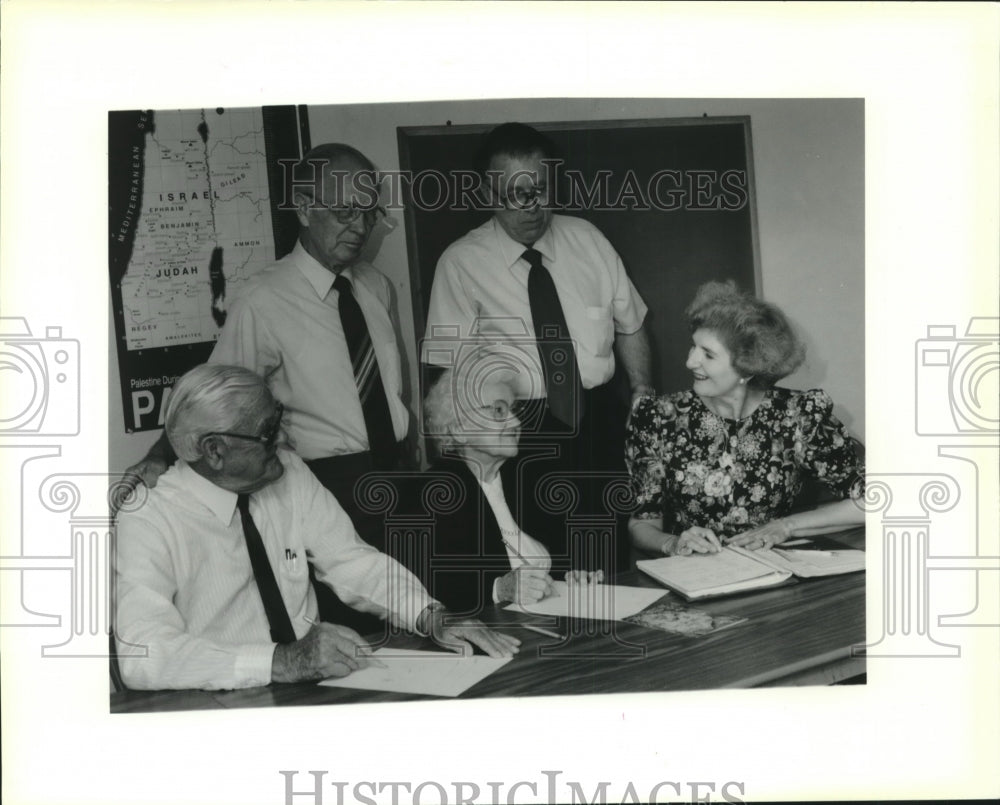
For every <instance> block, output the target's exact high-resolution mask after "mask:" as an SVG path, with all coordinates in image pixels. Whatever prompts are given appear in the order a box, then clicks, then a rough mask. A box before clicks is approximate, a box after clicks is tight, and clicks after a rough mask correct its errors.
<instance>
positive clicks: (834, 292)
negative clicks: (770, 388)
mask: <svg viewBox="0 0 1000 805" xmlns="http://www.w3.org/2000/svg"><path fill="white" fill-rule="evenodd" d="M701 115H710V116H730V115H749V116H750V124H751V136H752V146H753V158H754V172H755V183H756V193H757V220H758V227H759V235H760V257H761V283H762V288H761V290H762V292H763V295H764V296H765V297H766V298H767V299H768V300H770V301H772V302H775V303H777V304H778V305H780V306H781V307H782V308H783V309H784V310H785V311H786V312H787V313H788V315H789V316H790V317H791V319H792V320H793V322H794V323H795V324H796V325H798V327H799V328H800V330H801V331H802V333H803V335H804V336H805V339H806V344H807V348H808V357H807V360H806V363H805V364H804V365H803V367H802V368H800V369H799V370H798V371H797V372H796V373H795V374H794V375H792V376H791V377H789V378H787V379H786V380H785V381H784V382H783V384H784V385H788V386H790V387H794V388H813V387H820V388H824V389H826V390H827V391H828V392H829V393H830V394H831V395H832V396H833V398H834V400H835V401H836V403H837V407H836V413H837V415H838V416H839V417H840V418H841V419H842V420H843V421H844V423H845V424H846V425H847V427H848V429H849V430H850V431H851V432H852V433H853V434H854V435H856V436H858V437H860V438H864V428H865V411H864V401H865V394H864V379H865V374H864V371H865V367H864V354H865V351H864V344H865V341H864V338H865V335H864V326H865V317H864V287H865V283H864V271H865V266H864V107H863V103H862V101H861V100H856V99H839V100H838V99H832V100H831V99H809V100H800V99H790V100H752V99H713V100H689V99H680V100H660V99H639V100H631V99H564V100H559V101H552V100H551V99H542V100H535V99H519V100H499V101H497V100H493V101H467V102H466V101H462V102H453V101H440V102H431V103H411V104H374V105H358V106H310V107H309V124H310V129H311V136H312V141H313V143H320V142H346V143H351V144H354V145H356V146H358V147H360V148H361V149H362V150H363V151H364V152H365V153H366V154H367V155H368V156H369V157H370V158H371V159H372V160H373V161H374V162H375V164H376V165H377V166H378V167H379V168H380V169H382V170H398V169H399V152H398V145H397V139H396V127H397V126H421V125H444V124H446V123H447V122H448V121H451V122H452V123H453V124H456V125H458V124H464V123H500V122H504V121H507V120H519V121H523V122H527V123H532V122H545V121H574V120H619V119H638V118H672V117H698V116H701ZM390 216H391V217H392V218H393V219H394V220H395V222H396V224H397V226H396V229H395V231H389V230H382V231H380V232H377V233H376V237H373V239H372V242H371V243H370V244H369V249H368V252H369V253H368V255H367V256H368V257H369V259H372V260H373V262H375V263H376V265H377V266H378V267H379V268H380V269H381V270H382V271H383V272H384V273H385V274H386V276H388V277H389V279H390V280H391V281H392V283H393V286H394V288H395V290H396V296H397V306H398V309H399V316H400V319H401V330H402V336H403V340H404V347H405V355H404V359H403V363H404V365H403V369H404V372H409V375H410V381H409V386H410V388H411V389H416V388H417V387H418V385H417V370H418V366H417V361H416V334H415V333H414V328H413V307H412V303H411V301H410V300H411V294H410V273H409V264H408V261H407V253H406V237H405V232H404V231H403V215H402V211H401V210H395V211H392V210H390ZM383 235H384V237H383ZM117 370H118V365H117V356H116V354H115V350H114V341H113V330H112V329H111V324H110V322H109V395H108V402H109V409H110V428H109V439H110V466H111V469H112V470H113V471H114V470H116V469H123V468H124V467H126V466H128V465H129V464H130V463H132V462H134V461H135V460H137V459H138V458H140V457H141V456H142V455H144V453H145V451H146V449H147V448H148V447H149V445H150V444H152V442H153V441H154V440H155V438H156V436H157V433H155V432H154V433H139V434H132V435H126V434H124V432H123V427H122V411H121V395H120V392H119V388H118V386H117V382H118V381H117ZM662 390H663V391H670V390H672V389H662ZM410 403H411V407H412V408H413V409H414V410H416V401H415V400H413V399H412V395H411V400H410Z"/></svg>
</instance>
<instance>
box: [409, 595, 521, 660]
mask: <svg viewBox="0 0 1000 805" xmlns="http://www.w3.org/2000/svg"><path fill="white" fill-rule="evenodd" d="M428 620H429V621H430V623H429V626H428V623H427V621H428ZM417 628H418V629H420V630H421V631H422V632H424V633H425V634H427V633H429V634H430V637H431V639H432V640H433V641H434V642H435V643H437V644H438V645H439V646H443V647H444V648H447V649H450V650H451V651H455V652H458V653H459V654H462V655H469V656H471V654H472V652H473V646H479V648H481V649H482V650H483V651H485V652H486V653H487V654H488V655H489V656H490V657H513V656H514V655H515V654H517V653H518V651H520V648H519V647H520V645H521V641H520V640H518V639H517V638H516V637H511V636H510V635H507V634H503V633H502V632H498V631H496V630H494V629H490V628H489V627H488V626H486V624H484V623H483V622H482V621H480V620H477V619H476V618H457V617H456V616H455V615H452V614H451V613H450V612H449V611H448V610H447V609H445V608H444V607H443V606H441V605H439V604H438V605H433V606H430V607H428V608H427V609H425V610H424V611H423V612H422V613H421V615H420V618H419V620H418V623H417ZM470 644H471V645H470Z"/></svg>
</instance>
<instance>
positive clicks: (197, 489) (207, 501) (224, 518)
mask: <svg viewBox="0 0 1000 805" xmlns="http://www.w3.org/2000/svg"><path fill="white" fill-rule="evenodd" d="M176 471H177V482H178V483H179V484H180V485H181V486H182V487H184V488H185V489H186V490H187V491H188V492H190V493H191V494H192V495H193V496H194V497H195V498H197V499H198V501H199V502H200V503H202V504H204V505H205V506H206V507H207V508H208V510H209V511H211V512H212V514H214V515H215V516H216V517H217V518H218V519H219V521H220V522H222V523H224V524H225V525H229V524H230V523H231V522H232V521H233V513H234V512H235V511H236V498H237V494H236V493H235V492H231V491H229V490H228V489H223V488H222V487H221V486H216V485H215V484H213V483H212V482H211V481H210V480H208V478H206V477H205V476H204V475H199V474H198V473H197V472H195V470H194V469H192V468H191V465H190V464H188V463H187V462H186V461H181V460H179V461H178V462H177V465H176Z"/></svg>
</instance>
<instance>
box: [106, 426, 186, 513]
mask: <svg viewBox="0 0 1000 805" xmlns="http://www.w3.org/2000/svg"><path fill="white" fill-rule="evenodd" d="M176 460H177V455H176V454H175V453H174V451H173V448H172V447H171V446H170V442H169V441H167V435H166V433H161V434H160V438H159V439H158V440H157V441H156V443H155V444H154V445H153V446H152V447H150V448H149V452H148V453H146V456H145V458H143V459H142V460H141V461H138V462H136V463H135V464H133V465H132V466H131V467H129V468H128V469H127V470H125V472H124V473H123V475H122V479H121V481H119V482H118V484H117V485H116V486H115V488H114V489H113V490H112V496H111V506H112V510H113V512H112V513H114V514H116V513H117V512H118V510H119V509H121V508H122V506H124V505H125V504H126V503H127V502H128V500H129V499H130V498H131V497H132V496H133V495H134V494H135V490H136V489H137V488H138V487H139V484H145V485H146V486H147V487H148V488H149V489H152V488H153V487H154V486H156V482H157V481H158V480H160V476H161V475H163V473H165V472H166V471H167V470H168V469H169V468H170V465H171V464H173V463H174V462H175V461H176Z"/></svg>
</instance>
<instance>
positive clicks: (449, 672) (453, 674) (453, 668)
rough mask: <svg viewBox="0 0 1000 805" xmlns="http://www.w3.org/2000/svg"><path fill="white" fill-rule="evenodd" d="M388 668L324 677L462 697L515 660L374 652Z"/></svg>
mask: <svg viewBox="0 0 1000 805" xmlns="http://www.w3.org/2000/svg"><path fill="white" fill-rule="evenodd" d="M372 656H373V657H377V658H378V659H379V660H381V661H382V662H383V663H385V666H386V667H385V668H379V667H378V666H375V665H370V666H368V667H367V668H361V669H360V670H357V671H353V672H352V673H350V674H348V675H347V676H344V677H339V678H336V679H324V680H323V681H322V682H320V683H319V684H320V685H327V686H328V687H331V688H361V689H362V690H388V691H393V692H395V693H426V694H428V695H430V696H459V695H461V694H462V693H464V692H465V691H467V690H468V689H469V688H471V687H472V686H473V685H475V684H476V683H477V682H479V681H480V680H482V679H485V678H486V677H488V676H489V675H490V674H492V673H493V672H494V671H496V670H497V669H498V668H500V667H502V666H504V665H506V664H507V663H509V662H510V661H511V659H512V658H511V657H506V658H504V657H484V656H481V655H476V656H471V657H463V656H461V655H459V654H454V653H452V652H450V651H449V652H444V651H412V650H402V649H385V648H382V649H379V650H378V651H376V652H374V653H373V655H372Z"/></svg>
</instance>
